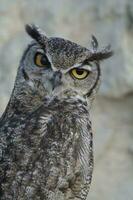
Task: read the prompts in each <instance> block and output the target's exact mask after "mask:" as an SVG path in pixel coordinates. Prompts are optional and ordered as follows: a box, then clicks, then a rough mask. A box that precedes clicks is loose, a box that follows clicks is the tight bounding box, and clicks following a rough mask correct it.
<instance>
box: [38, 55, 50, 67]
mask: <svg viewBox="0 0 133 200" xmlns="http://www.w3.org/2000/svg"><path fill="white" fill-rule="evenodd" d="M34 62H35V64H36V65H37V66H38V67H48V66H49V65H50V62H49V61H48V58H47V57H46V55H44V54H42V53H37V54H36V55H35V58H34Z"/></svg>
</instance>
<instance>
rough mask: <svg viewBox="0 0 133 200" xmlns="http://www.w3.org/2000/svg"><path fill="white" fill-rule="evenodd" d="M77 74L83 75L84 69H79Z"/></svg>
mask: <svg viewBox="0 0 133 200" xmlns="http://www.w3.org/2000/svg"><path fill="white" fill-rule="evenodd" d="M76 72H77V74H78V75H82V74H83V72H84V71H83V70H82V69H77V70H76Z"/></svg>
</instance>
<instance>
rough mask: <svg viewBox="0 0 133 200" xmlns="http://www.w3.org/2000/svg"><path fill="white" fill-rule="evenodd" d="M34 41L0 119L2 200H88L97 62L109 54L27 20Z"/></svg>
mask: <svg viewBox="0 0 133 200" xmlns="http://www.w3.org/2000/svg"><path fill="white" fill-rule="evenodd" d="M26 32H27V33H28V34H29V35H30V37H31V38H32V39H33V41H32V42H31V43H30V44H29V45H28V47H27V48H26V50H25V52H24V54H23V56H22V59H21V61H20V65H19V68H18V72H17V76H16V81H15V85H14V89H13V92H12V95H11V98H10V100H9V103H8V105H7V107H6V110H5V112H4V113H3V115H2V117H1V119H0V199H1V200H59V199H60V200H69V199H74V200H79V199H82V200H85V199H86V198H87V194H88V191H89V187H90V183H91V179H92V171H93V134H92V129H91V121H90V107H91V103H92V100H93V99H94V97H95V94H96V92H97V90H98V87H99V83H100V76H101V72H100V61H102V60H104V59H106V58H109V57H110V56H111V55H112V51H111V50H110V47H109V46H108V47H106V48H103V49H101V50H98V42H97V40H96V38H95V37H94V36H92V42H91V47H90V49H88V48H85V47H82V46H80V45H78V44H76V43H74V42H71V41H69V40H66V39H63V38H58V37H47V36H46V34H45V33H44V32H43V31H41V30H40V29H39V28H38V27H37V26H35V25H26Z"/></svg>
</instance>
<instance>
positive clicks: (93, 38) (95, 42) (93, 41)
mask: <svg viewBox="0 0 133 200" xmlns="http://www.w3.org/2000/svg"><path fill="white" fill-rule="evenodd" d="M91 37H92V39H91V45H92V48H93V50H94V51H95V50H97V49H98V41H97V38H96V37H95V36H94V35H92V36H91Z"/></svg>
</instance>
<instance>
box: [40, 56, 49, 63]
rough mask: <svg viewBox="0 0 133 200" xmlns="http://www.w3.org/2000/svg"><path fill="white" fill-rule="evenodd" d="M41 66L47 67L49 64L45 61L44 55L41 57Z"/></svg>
mask: <svg viewBox="0 0 133 200" xmlns="http://www.w3.org/2000/svg"><path fill="white" fill-rule="evenodd" d="M41 64H42V65H49V64H50V63H49V61H48V59H47V57H46V56H45V55H43V56H42V57H41Z"/></svg>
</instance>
